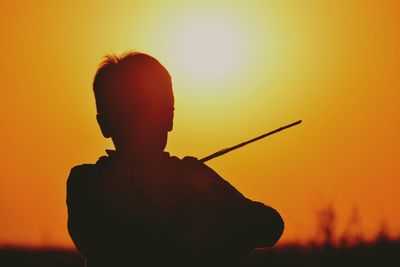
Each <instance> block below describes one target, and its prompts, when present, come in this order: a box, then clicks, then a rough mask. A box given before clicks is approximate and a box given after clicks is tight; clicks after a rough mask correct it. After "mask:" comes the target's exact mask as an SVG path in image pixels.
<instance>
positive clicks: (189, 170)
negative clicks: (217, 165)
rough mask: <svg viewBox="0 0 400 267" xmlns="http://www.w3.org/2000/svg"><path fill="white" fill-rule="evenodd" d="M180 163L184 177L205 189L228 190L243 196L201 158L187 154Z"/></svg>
mask: <svg viewBox="0 0 400 267" xmlns="http://www.w3.org/2000/svg"><path fill="white" fill-rule="evenodd" d="M181 164H182V165H183V168H184V169H185V170H186V171H185V174H186V177H185V178H186V179H190V180H192V181H193V182H194V183H195V184H198V185H201V187H202V188H204V189H205V190H210V189H215V190H223V191H229V192H230V193H232V194H234V195H236V196H238V197H243V196H242V194H241V193H240V192H239V191H238V190H237V189H236V188H235V187H234V186H233V185H231V184H230V183H229V182H228V181H226V180H225V179H224V178H222V177H221V175H219V174H218V173H217V172H216V171H215V170H213V169H212V168H210V167H209V166H207V165H206V164H205V163H204V162H202V161H201V160H199V159H197V158H195V157H191V156H187V157H184V158H183V159H182V160H181Z"/></svg>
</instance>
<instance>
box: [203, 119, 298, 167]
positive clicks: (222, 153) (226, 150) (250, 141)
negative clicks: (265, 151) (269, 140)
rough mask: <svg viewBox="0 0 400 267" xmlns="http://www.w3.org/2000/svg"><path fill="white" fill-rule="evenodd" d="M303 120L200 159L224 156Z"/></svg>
mask: <svg viewBox="0 0 400 267" xmlns="http://www.w3.org/2000/svg"><path fill="white" fill-rule="evenodd" d="M301 122H302V121H301V120H299V121H296V122H293V123H291V124H288V125H286V126H283V127H280V128H278V129H275V130H273V131H271V132H268V133H266V134H263V135H260V136H258V137H256V138H253V139H250V140H248V141H245V142H243V143H240V144H238V145H236V146H233V147H228V148H224V149H222V150H219V151H217V152H215V153H213V154H211V155H209V156H207V157H204V158H202V159H200V161H201V162H206V161H208V160H211V159H213V158H216V157H219V156H222V155H224V154H226V153H228V152H231V151H232V150H235V149H237V148H240V147H242V146H245V145H248V144H250V143H253V142H255V141H257V140H260V139H263V138H264V137H267V136H269V135H272V134H275V133H277V132H280V131H283V130H285V129H287V128H290V127H293V126H295V125H297V124H300V123H301Z"/></svg>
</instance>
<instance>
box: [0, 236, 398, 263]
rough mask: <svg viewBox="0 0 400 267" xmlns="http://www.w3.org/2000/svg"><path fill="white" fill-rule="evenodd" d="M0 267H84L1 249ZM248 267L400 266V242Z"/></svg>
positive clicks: (300, 251)
mask: <svg viewBox="0 0 400 267" xmlns="http://www.w3.org/2000/svg"><path fill="white" fill-rule="evenodd" d="M0 266H2V267H3V266H4V267H8V266H10V267H22V266H32V267H36V266H38V267H39V266H40V267H50V266H51V267H53V266H56V267H83V266H84V264H83V261H82V259H81V258H80V256H79V255H78V254H77V253H76V252H75V251H71V250H62V249H27V248H25V249H24V248H11V247H9V248H7V247H3V248H0ZM248 266H249V267H261V266H280V267H286V266H290V267H303V266H307V267H314V266H323V267H330V266H384V267H386V266H396V267H398V266H400V240H397V241H387V240H386V241H381V242H375V243H363V244H359V245H356V246H352V247H348V246H341V247H333V246H330V245H327V246H308V247H304V246H303V247H301V246H298V245H287V246H283V247H280V248H275V249H267V250H260V251H257V252H256V253H254V255H253V256H252V259H251V261H249V264H248Z"/></svg>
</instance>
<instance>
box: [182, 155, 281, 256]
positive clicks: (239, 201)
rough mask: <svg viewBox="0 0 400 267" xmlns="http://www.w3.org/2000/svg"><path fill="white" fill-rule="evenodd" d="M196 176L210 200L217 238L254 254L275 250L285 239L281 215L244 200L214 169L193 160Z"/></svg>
mask: <svg viewBox="0 0 400 267" xmlns="http://www.w3.org/2000/svg"><path fill="white" fill-rule="evenodd" d="M187 161H190V162H191V164H193V166H194V167H193V169H194V170H195V175H192V176H191V177H192V179H194V183H195V184H196V187H197V188H201V189H203V194H201V195H202V198H204V199H207V201H209V203H210V204H209V205H208V206H209V209H210V210H209V212H208V213H207V214H208V216H210V218H208V219H211V220H214V221H215V222H216V223H215V225H216V227H217V229H216V233H217V236H215V238H216V239H218V238H220V241H221V242H222V243H225V244H228V245H229V246H233V247H234V246H237V247H238V248H239V249H242V250H248V252H250V251H251V250H252V249H254V248H256V247H272V246H273V245H274V244H275V243H276V242H277V241H278V240H279V238H280V237H281V235H282V232H283V228H284V222H283V220H282V218H281V216H280V215H279V213H278V212H277V211H276V210H275V209H273V208H271V207H269V206H266V205H264V204H262V203H260V202H255V201H252V200H250V199H247V198H246V197H244V196H243V195H242V194H241V193H240V192H239V191H238V190H237V189H236V188H234V187H233V186H232V185H231V184H229V183H228V182H227V181H225V180H224V179H223V178H222V177H221V176H219V175H218V174H217V173H216V172H215V171H214V170H212V169H211V168H209V167H208V166H206V165H204V164H203V163H200V162H199V161H197V160H195V159H193V158H191V159H190V160H188V159H187Z"/></svg>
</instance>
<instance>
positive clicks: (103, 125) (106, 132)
mask: <svg viewBox="0 0 400 267" xmlns="http://www.w3.org/2000/svg"><path fill="white" fill-rule="evenodd" d="M96 119H97V123H98V124H99V126H100V129H101V133H102V134H103V136H104V137H105V138H109V137H111V131H110V128H109V125H108V123H107V120H106V118H105V117H104V116H103V115H102V114H97V115H96Z"/></svg>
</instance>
